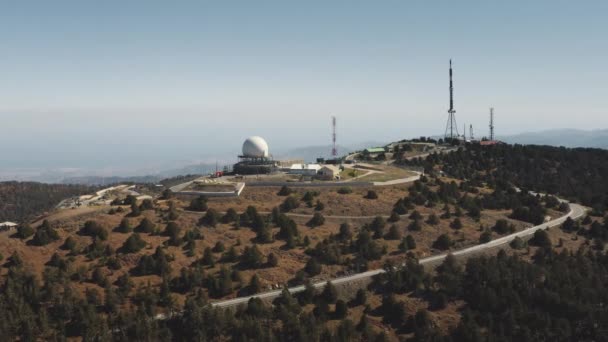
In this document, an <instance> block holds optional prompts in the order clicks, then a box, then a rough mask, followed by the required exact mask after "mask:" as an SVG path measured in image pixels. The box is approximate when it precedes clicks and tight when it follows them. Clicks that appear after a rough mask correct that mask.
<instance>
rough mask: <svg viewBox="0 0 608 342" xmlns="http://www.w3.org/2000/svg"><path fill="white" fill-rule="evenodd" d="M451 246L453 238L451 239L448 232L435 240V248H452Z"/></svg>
mask: <svg viewBox="0 0 608 342" xmlns="http://www.w3.org/2000/svg"><path fill="white" fill-rule="evenodd" d="M451 246H452V240H451V239H450V237H449V236H448V235H447V234H441V235H439V237H438V238H437V240H435V242H433V248H437V249H440V250H447V249H450V247H451Z"/></svg>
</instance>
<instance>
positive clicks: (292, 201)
mask: <svg viewBox="0 0 608 342" xmlns="http://www.w3.org/2000/svg"><path fill="white" fill-rule="evenodd" d="M299 206H300V203H299V202H298V200H297V199H296V198H295V197H293V196H289V197H287V198H286V199H285V201H283V204H281V211H283V212H289V211H291V210H293V209H296V208H297V207H299Z"/></svg>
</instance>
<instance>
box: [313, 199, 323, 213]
mask: <svg viewBox="0 0 608 342" xmlns="http://www.w3.org/2000/svg"><path fill="white" fill-rule="evenodd" d="M323 209H325V204H323V202H321V201H319V200H317V204H316V205H315V211H322V210H323Z"/></svg>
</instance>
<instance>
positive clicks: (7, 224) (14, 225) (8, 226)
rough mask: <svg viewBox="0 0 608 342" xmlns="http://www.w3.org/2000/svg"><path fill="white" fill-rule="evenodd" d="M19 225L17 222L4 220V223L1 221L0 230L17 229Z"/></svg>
mask: <svg viewBox="0 0 608 342" xmlns="http://www.w3.org/2000/svg"><path fill="white" fill-rule="evenodd" d="M17 226H18V224H17V223H15V222H10V221H6V222H2V223H0V231H5V230H11V229H15V228H17Z"/></svg>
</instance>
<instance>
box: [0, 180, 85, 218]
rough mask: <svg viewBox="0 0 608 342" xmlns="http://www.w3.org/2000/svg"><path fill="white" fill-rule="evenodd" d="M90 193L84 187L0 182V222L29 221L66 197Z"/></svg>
mask: <svg viewBox="0 0 608 342" xmlns="http://www.w3.org/2000/svg"><path fill="white" fill-rule="evenodd" d="M92 191H94V188H92V187H90V186H85V185H65V184H44V183H36V182H0V222H1V221H7V220H8V221H18V222H21V221H23V220H27V219H31V218H33V217H35V216H36V215H39V214H41V213H43V212H45V211H47V210H49V209H52V208H53V207H54V206H55V205H57V204H58V203H59V202H60V201H61V200H63V199H65V198H67V197H70V196H75V195H82V194H86V193H90V192H92Z"/></svg>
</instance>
